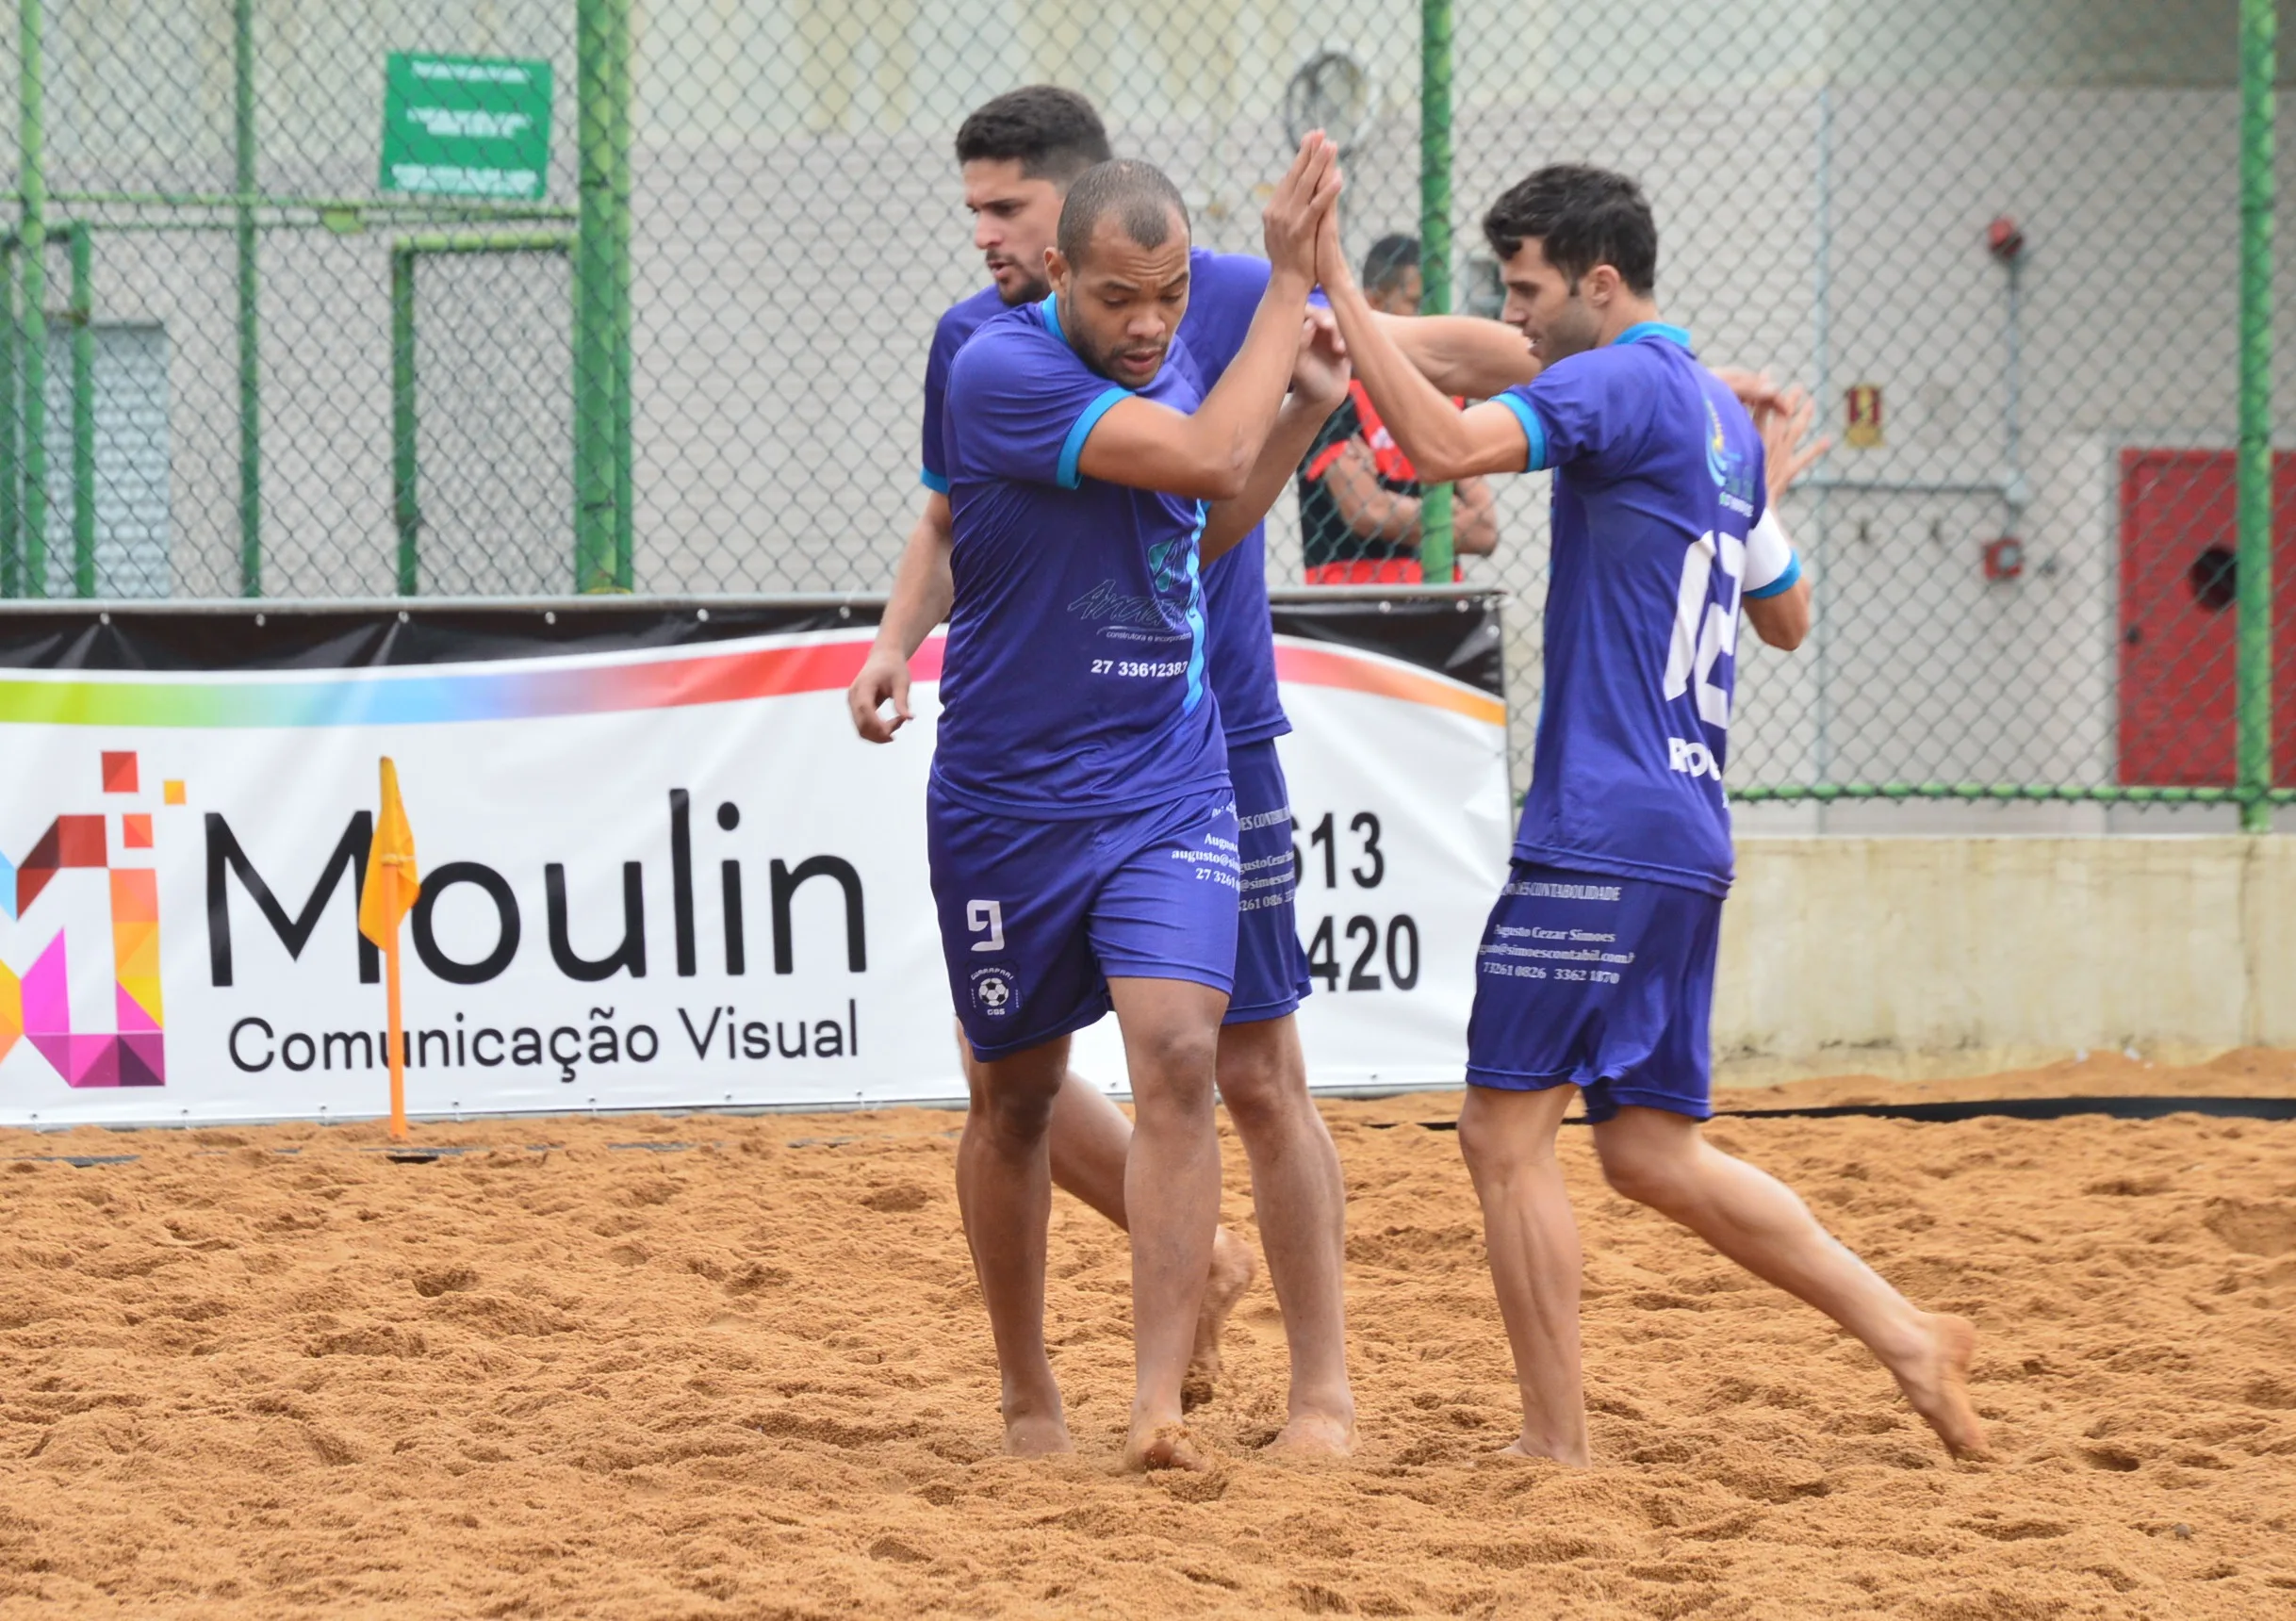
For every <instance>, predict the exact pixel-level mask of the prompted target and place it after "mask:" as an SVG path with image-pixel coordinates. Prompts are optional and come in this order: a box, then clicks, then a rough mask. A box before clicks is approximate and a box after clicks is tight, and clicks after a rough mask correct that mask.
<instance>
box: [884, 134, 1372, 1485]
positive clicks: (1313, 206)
mask: <svg viewBox="0 0 2296 1621" xmlns="http://www.w3.org/2000/svg"><path fill="white" fill-rule="evenodd" d="M1337 184H1338V183H1337V161H1336V154H1335V152H1334V149H1333V148H1332V146H1331V143H1330V142H1329V141H1327V140H1325V139H1322V137H1321V136H1320V135H1316V136H1312V137H1310V138H1309V139H1306V140H1304V142H1303V143H1302V145H1301V149H1300V153H1299V156H1297V158H1296V159H1295V160H1294V162H1293V164H1292V166H1291V168H1290V170H1289V171H1288V172H1287V173H1286V175H1285V176H1284V178H1283V180H1282V181H1281V182H1280V183H1279V184H1278V186H1277V187H1276V188H1275V193H1274V195H1273V197H1272V198H1271V201H1270V203H1269V205H1268V206H1267V210H1266V213H1265V216H1264V226H1263V228H1264V235H1265V237H1266V241H1267V245H1268V248H1269V257H1270V261H1271V271H1270V274H1269V277H1268V284H1267V290H1266V292H1265V294H1264V295H1263V297H1262V298H1261V299H1260V301H1259V303H1258V305H1257V309H1256V313H1255V316H1254V318H1253V320H1252V323H1251V326H1250V328H1249V330H1248V332H1247V334H1246V336H1245V337H1244V339H1243V341H1242V343H1241V345H1240V346H1239V347H1238V350H1237V352H1236V354H1235V357H1234V359H1233V360H1232V361H1231V362H1230V363H1229V365H1228V366H1227V368H1226V369H1225V371H1224V373H1223V374H1222V377H1221V380H1220V381H1219V383H1217V384H1216V385H1213V386H1212V387H1211V388H1210V389H1209V390H1208V391H1201V390H1200V389H1199V387H1198V383H1197V372H1196V368H1195V366H1194V364H1193V362H1192V361H1191V360H1190V359H1189V355H1188V348H1187V344H1186V342H1185V340H1184V339H1182V338H1180V337H1179V336H1177V329H1178V327H1179V324H1180V321H1181V319H1182V318H1183V315H1184V313H1185V311H1186V308H1187V305H1188V302H1189V270H1190V242H1189V221H1188V214H1187V209H1186V207H1185V206H1184V205H1183V204H1182V202H1181V200H1180V195H1179V192H1178V191H1177V189H1176V188H1173V185H1172V183H1171V182H1170V181H1169V180H1168V179H1166V178H1165V177H1164V176H1163V174H1162V173H1161V172H1158V171H1156V170H1155V169H1153V168H1151V167H1150V166H1148V165H1146V164H1140V163H1123V162H1119V163H1106V164H1101V165H1099V166H1097V167H1095V168H1093V169H1091V170H1088V171H1087V172H1085V173H1084V174H1083V175H1081V176H1079V177H1078V178H1077V179H1076V181H1075V182H1074V185H1073V186H1072V187H1071V188H1070V189H1069V192H1068V196H1067V198H1066V200H1065V202H1064V203H1063V205H1062V207H1061V213H1060V221H1059V229H1058V235H1057V239H1056V245H1055V247H1054V249H1053V251H1052V252H1051V253H1050V254H1048V255H1047V259H1046V269H1047V271H1048V280H1049V281H1050V283H1051V285H1052V293H1051V295H1050V296H1049V297H1047V298H1046V299H1045V300H1044V301H1043V302H1041V303H1024V304H1019V305H1016V306H1014V307H1012V308H1009V309H1007V310H1005V311H1003V312H1002V313H1000V314H997V315H994V316H992V317H991V319H989V320H988V321H986V322H984V323H983V324H982V325H981V327H980V328H979V330H978V331H976V333H975V334H974V335H973V336H972V337H971V339H970V340H969V341H968V342H966V344H965V345H964V347H963V348H962V349H961V350H960V351H959V352H958V354H957V357H956V359H955V360H954V362H953V363H952V364H951V366H950V368H949V373H948V391H947V398H946V401H945V413H944V418H943V450H944V452H945V457H946V460H945V467H946V476H947V482H948V491H947V495H948V501H949V513H950V518H951V523H952V546H951V553H950V562H951V567H952V586H953V598H952V603H951V610H950V615H949V634H948V643H947V647H946V651H945V653H944V656H943V670H942V680H941V699H942V713H941V719H940V723H939V733H938V738H937V742H936V745H935V750H934V756H933V770H932V778H931V781H930V785H929V788H928V791H927V854H928V857H929V859H930V863H931V870H932V881H933V893H934V900H935V904H936V907H937V909H938V911H939V915H940V922H941V932H942V941H943V954H944V956H945V958H946V961H947V966H948V974H949V989H950V993H951V995H952V997H953V999H954V1001H955V1003H956V1007H957V1011H958V1017H959V1022H960V1023H961V1024H962V1025H963V1029H964V1035H965V1039H966V1042H967V1044H968V1046H969V1047H970V1048H971V1052H972V1056H973V1060H974V1072H975V1087H974V1105H973V1107H972V1109H971V1110H970V1111H969V1112H968V1114H967V1116H966V1122H965V1130H964V1135H963V1138H962V1140H961V1142H960V1143H959V1151H958V1162H959V1163H958V1173H959V1182H958V1191H959V1203H960V1205H961V1207H962V1209H963V1213H964V1220H965V1232H966V1236H967V1239H968V1240H969V1242H970V1243H971V1246H972V1250H973V1257H974V1264H975V1267H976V1271H977V1273H978V1276H979V1279H980V1284H981V1292H982V1296H983V1298H984V1301H985V1302H986V1303H987V1305H988V1307H989V1313H990V1320H991V1326H992V1332H993V1334H994V1336H995V1341H996V1348H997V1359H998V1366H999V1369H1000V1372H1001V1374H1002V1379H1003V1395H1002V1406H1003V1412H1004V1416H1005V1421H1006V1432H1005V1434H1006V1445H1007V1448H1008V1449H1009V1450H1011V1451H1014V1452H1019V1453H1036V1452H1044V1451H1054V1450H1062V1449H1066V1448H1067V1447H1068V1446H1069V1436H1068V1431H1067V1425H1066V1420H1065V1416H1064V1414H1063V1410H1062V1405H1061V1399H1060V1393H1059V1389H1058V1384H1057V1383H1056V1381H1055V1379H1054V1376H1053V1371H1052V1367H1051V1364H1050V1362H1049V1360H1048V1359H1047V1357H1046V1354H1045V1350H1044V1340H1043V1296H1044V1260H1045V1229H1046V1221H1047V1217H1048V1214H1049V1203H1048V1202H1049V1199H1050V1195H1051V1187H1052V1183H1051V1165H1050V1156H1049V1144H1048V1140H1047V1138H1048V1131H1049V1127H1050V1123H1051V1119H1052V1114H1053V1110H1054V1105H1055V1100H1056V1099H1057V1098H1058V1095H1059V1093H1060V1090H1061V1088H1062V1084H1063V1077H1064V1075H1065V1073H1066V1071H1067V1059H1068V1037H1069V1035H1070V1034H1071V1033H1072V1032H1074V1031H1075V1030H1077V1029H1081V1028H1082V1027H1084V1026H1085V1025H1087V1024H1089V1023H1094V1022H1095V1021H1097V1020H1098V1019H1099V1018H1101V1017H1102V1016H1103V1015H1104V1014H1106V1013H1107V1012H1108V1011H1109V1010H1110V1009H1111V1008H1113V1010H1114V1011H1115V1013H1116V1016H1117V1021H1118V1024H1119V1026H1120V1028H1121V1030H1122V1033H1123V1041H1124V1050H1125V1058H1126V1062H1127V1066H1128V1068H1129V1071H1130V1074H1131V1080H1132V1090H1133V1096H1134V1100H1135V1113H1136V1116H1137V1121H1136V1125H1135V1129H1134V1132H1133V1136H1132V1141H1131V1145H1130V1149H1129V1152H1128V1154H1127V1155H1126V1166H1125V1184H1124V1211H1125V1215H1126V1217H1127V1219H1128V1222H1129V1231H1130V1234H1131V1239H1132V1286H1133V1336H1134V1345H1135V1358H1136V1367H1137V1376H1138V1383H1137V1387H1136V1391H1135V1396H1134V1402H1133V1410H1132V1419H1131V1425H1130V1430H1129V1433H1128V1435H1127V1439H1126V1442H1125V1446H1124V1458H1125V1462H1126V1463H1127V1464H1128V1465H1131V1466H1134V1467H1149V1468H1155V1467H1173V1466H1190V1465H1197V1464H1199V1463H1200V1462H1201V1461H1202V1460H1201V1457H1200V1455H1199V1454H1198V1453H1197V1452H1196V1450H1195V1449H1194V1448H1193V1447H1192V1446H1191V1445H1190V1443H1189V1440H1188V1437H1187V1434H1186V1432H1185V1430H1184V1429H1183V1428H1182V1427H1181V1414H1182V1408H1181V1386H1182V1382H1183V1378H1184V1375H1185V1373H1186V1371H1187V1368H1188V1366H1189V1354H1190V1351H1191V1347H1192V1341H1193V1337H1194V1329H1195V1325H1196V1322H1197V1320H1198V1316H1199V1311H1200V1307H1201V1303H1202V1298H1203V1295H1204V1291H1205V1283H1206V1279H1207V1274H1208V1270H1209V1266H1210V1260H1211V1248H1212V1237H1213V1232H1214V1229H1215V1227H1216V1226H1217V1223H1218V1213H1219V1203H1220V1146H1219V1138H1218V1134H1217V1131H1216V1129H1215V1126H1214V1122H1213V1112H1212V1111H1213V1097H1214V1079H1215V1072H1216V1066H1217V1056H1218V1051H1219V1042H1220V1032H1221V1022H1222V1017H1223V1015H1224V1014H1225V1013H1226V1011H1227V1007H1228V1003H1229V996H1230V992H1231V991H1232V989H1233V987H1234V983H1235V968H1236V956H1237V929H1236V920H1237V906H1238V896H1239V892H1240V890H1241V885H1242V874H1241V860H1240V851H1239V848H1238V826H1237V812H1236V802H1235V793H1234V789H1233V787H1232V785H1231V783H1230V780H1229V776H1228V768H1227V750H1226V743H1225V738H1224V736H1223V734H1222V725H1221V718H1220V712H1219V705H1218V702H1217V701H1216V699H1215V697H1214V696H1213V693H1212V690H1211V687H1210V684H1209V672H1208V659H1207V640H1208V632H1207V630H1206V626H1205V608H1204V591H1203V585H1202V581H1201V561H1202V559H1204V558H1206V557H1212V556H1217V555H1218V554H1219V553H1220V552H1221V551H1222V550H1224V549H1226V548H1228V547H1230V546H1232V545H1234V544H1235V543H1236V542H1237V541H1238V540H1239V539H1240V538H1241V537H1242V536H1243V535H1244V533H1246V532H1248V531H1249V530H1251V529H1253V528H1254V527H1255V526H1256V525H1257V524H1258V523H1259V521H1260V519H1261V518H1262V516H1264V515H1265V513H1266V511H1267V509H1268V507H1269V505H1270V504H1271V502H1272V501H1273V500H1274V499H1275V498H1276V497H1277V495H1278V494H1279V493H1280V492H1281V491H1282V490H1283V488H1284V487H1285V485H1286V484H1287V482H1288V477H1289V472H1290V467H1292V466H1296V464H1297V458H1298V457H1299V456H1300V455H1301V454H1302V453H1304V450H1305V449H1306V446H1307V444H1308V442H1309V441H1310V440H1311V439H1312V438H1313V436H1314V434H1315V433H1316V431H1317V430H1318V429H1319V428H1320V427H1321V425H1322V422H1323V420H1324V418H1326V417H1327V416H1329V414H1330V412H1331V410H1332V409H1333V407H1334V406H1336V405H1337V402H1338V401H1339V399H1340V398H1341V397H1343V395H1344V392H1345V389H1346V385H1347V368H1346V366H1345V363H1344V361H1343V360H1342V359H1340V358H1339V356H1338V354H1337V348H1336V345H1335V344H1334V343H1333V342H1332V340H1331V333H1330V331H1329V329H1328V327H1325V328H1322V329H1318V328H1316V327H1315V326H1314V325H1313V323H1311V322H1309V321H1308V320H1307V319H1306V312H1307V294H1308V290H1309V287H1310V286H1311V284H1312V281H1313V265H1314V252H1315V234H1316V228H1317V226H1318V224H1319V222H1320V216H1321V215H1322V214H1323V213H1324V212H1327V211H1328V210H1329V208H1330V206H1331V203H1332V200H1333V198H1334V197H1335V196H1336V195H1337ZM1310 333H1314V334H1316V335H1317V336H1315V339H1314V341H1309V339H1308V335H1309V334H1310ZM1287 390H1288V393H1289V397H1288V399H1287ZM1287 458H1289V460H1288V461H1287Z"/></svg>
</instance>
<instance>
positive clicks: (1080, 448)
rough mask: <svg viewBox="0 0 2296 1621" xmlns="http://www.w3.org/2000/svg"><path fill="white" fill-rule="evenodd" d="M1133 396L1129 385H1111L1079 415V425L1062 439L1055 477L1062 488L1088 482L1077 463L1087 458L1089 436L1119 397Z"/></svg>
mask: <svg viewBox="0 0 2296 1621" xmlns="http://www.w3.org/2000/svg"><path fill="white" fill-rule="evenodd" d="M1131 398H1132V391H1131V390H1130V389H1129V388H1118V387H1116V386H1115V385H1109V386H1108V387H1107V388H1104V389H1102V390H1101V391H1100V397H1099V398H1098V399H1097V400H1094V401H1092V402H1091V404H1090V405H1087V406H1086V407H1085V408H1084V414H1083V415H1082V416H1080V417H1078V418H1076V422H1075V426H1074V427H1072V428H1071V429H1069V431H1068V437H1067V438H1065V439H1063V440H1061V441H1060V466H1059V468H1058V471H1057V472H1055V473H1054V475H1053V478H1054V482H1055V483H1058V484H1059V486H1060V487H1061V488H1062V489H1064V490H1073V489H1074V488H1075V487H1076V486H1077V485H1078V484H1079V483H1083V482H1084V480H1083V477H1082V475H1081V474H1079V473H1078V472H1077V470H1076V464H1077V463H1078V462H1080V461H1082V460H1083V459H1084V442H1085V440H1087V439H1089V438H1091V434H1092V430H1093V429H1094V428H1096V427H1098V426H1099V425H1100V419H1101V418H1103V417H1106V416H1107V414H1108V413H1109V411H1110V410H1112V409H1114V407H1115V405H1116V402H1117V401H1119V400H1129V399H1131Z"/></svg>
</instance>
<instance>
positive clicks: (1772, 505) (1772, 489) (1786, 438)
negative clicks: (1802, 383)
mask: <svg viewBox="0 0 2296 1621" xmlns="http://www.w3.org/2000/svg"><path fill="white" fill-rule="evenodd" d="M1816 416H1817V404H1816V402H1815V401H1812V399H1811V398H1810V396H1809V394H1808V393H1807V392H1806V391H1804V390H1803V389H1800V388H1798V387H1797V388H1792V389H1788V390H1786V391H1785V392H1783V393H1781V394H1780V395H1779V397H1778V399H1777V400H1776V401H1774V402H1773V403H1771V404H1769V405H1767V406H1764V407H1763V408H1761V409H1758V410H1757V411H1756V412H1755V413H1754V422H1755V425H1756V426H1757V427H1758V428H1760V429H1761V431H1762V454H1763V493H1764V495H1765V497H1766V499H1765V501H1764V503H1763V512H1762V516H1761V517H1760V518H1759V519H1758V520H1756V522H1755V524H1754V529H1753V532H1752V533H1750V534H1748V535H1747V540H1746V589H1745V590H1744V591H1743V592H1742V593H1741V594H1740V600H1741V601H1742V602H1743V603H1744V604H1745V607H1746V621H1747V624H1749V625H1751V626H1753V627H1754V634H1755V635H1757V636H1760V637H1761V638H1762V639H1763V641H1764V642H1767V643H1768V644H1769V645H1770V646H1771V647H1778V648H1781V649H1783V650H1784V651H1786V652H1789V653H1790V652H1792V651H1793V650H1794V649H1795V648H1796V647H1800V646H1801V645H1802V642H1803V640H1804V638H1806V637H1807V636H1808V635H1809V634H1810V579H1809V576H1808V575H1806V574H1804V573H1803V572H1802V560H1801V556H1800V554H1799V553H1798V552H1796V550H1795V549H1794V541H1793V538H1792V537H1791V536H1790V535H1788V534H1787V533H1786V528H1785V525H1784V524H1783V523H1781V522H1780V521H1779V516H1778V500H1779V497H1780V496H1782V495H1784V494H1785V493H1786V491H1788V490H1789V489H1791V488H1793V487H1794V483H1795V481H1796V480H1797V479H1799V478H1800V477H1801V476H1802V475H1803V474H1804V473H1806V472H1808V471H1809V470H1810V469H1811V468H1812V467H1814V466H1816V464H1817V460H1818V458H1819V457H1820V456H1823V455H1824V454H1825V453H1826V452H1827V450H1829V448H1831V446H1832V443H1833V441H1832V440H1830V439H1818V440H1814V441H1813V440H1812V439H1811V437H1810V426H1811V423H1812V421H1813V420H1814V419H1815V418H1816Z"/></svg>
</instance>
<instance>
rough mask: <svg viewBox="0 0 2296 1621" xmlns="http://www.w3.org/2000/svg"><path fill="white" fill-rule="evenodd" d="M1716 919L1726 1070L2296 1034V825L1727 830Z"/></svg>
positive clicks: (2203, 1043)
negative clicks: (1731, 844)
mask: <svg viewBox="0 0 2296 1621" xmlns="http://www.w3.org/2000/svg"><path fill="white" fill-rule="evenodd" d="M1722 916H1723V925H1722V963H1721V978H1720V983H1719V986H1718V987H1717V990H1716V993H1715V998H1714V1049H1715V1053H1716V1055H1717V1057H1718V1058H1719V1059H1720V1060H1721V1061H1722V1063H1723V1065H1724V1067H1725V1069H1726V1071H1730V1072H1736V1073H1739V1074H1741V1075H1747V1074H1758V1075H1760V1076H1761V1077H1762V1078H1768V1077H1769V1076H1770V1075H1772V1074H1775V1073H1778V1072H1786V1073H1792V1072H1810V1073H1829V1074H1840V1073H1843V1072H1878V1073H1884V1074H1889V1073H1895V1072H1904V1071H1906V1070H1907V1069H1908V1068H1909V1066H1910V1065H1911V1064H1912V1063H1913V1062H1914V1060H1915V1059H1916V1058H1917V1057H1918V1058H1919V1059H1920V1060H1921V1062H1922V1063H1924V1064H1925V1065H1927V1064H1930V1063H1933V1062H1934V1061H1935V1060H1936V1059H1937V1058H1938V1057H1939V1056H1944V1057H1946V1058H1948V1059H1951V1058H1955V1057H1959V1058H1960V1060H1961V1061H1962V1062H1963V1063H1964V1064H1965V1066H1966V1067H1967V1068H1969V1069H1972V1070H1981V1069H1995V1068H2002V1067H2010V1066H2017V1065H2022V1064H2027V1063H2034V1062H2042V1061H2047V1060H2050V1059H2055V1058H2060V1057H2063V1056H2067V1055H2069V1054H2071V1053H2073V1052H2074V1051H2075V1050H2078V1049H2082V1048H2088V1049H2091V1050H2102V1049H2116V1050H2117V1049H2120V1048H2123V1047H2125V1046H2128V1045H2130V1044H2132V1043H2133V1044H2135V1045H2137V1046H2138V1047H2139V1048H2140V1050H2141V1051H2142V1052H2143V1053H2144V1055H2145V1056H2155V1055H2156V1054H2160V1055H2162V1056H2172V1057H2175V1056H2198V1055H2200V1054H2202V1053H2205V1052H2209V1051H2219V1050H2222V1049H2224V1048H2228V1047H2238V1046H2282V1047H2288V1046H2296V841H2290V840H2288V839H2270V838H2243V837H2240V836H2238V835H2234V836H2230V837H2197V838H2187V837H2135V838H2122V839H2093V838H2091V839H2056V838H1934V839H1933V838H1888V839H1861V838H1839V837H1836V838H1825V839H1787V838H1748V839H1741V840H1740V841H1739V844H1738V884H1737V888H1736V889H1735V891H1734V892H1732V894H1731V896H1730V902H1729V904H1728V905H1727V906H1726V907H1725V909H1724V910H1723V914H1722Z"/></svg>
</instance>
